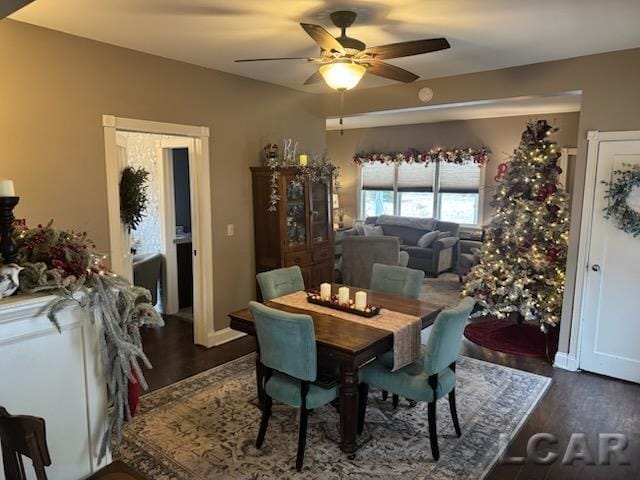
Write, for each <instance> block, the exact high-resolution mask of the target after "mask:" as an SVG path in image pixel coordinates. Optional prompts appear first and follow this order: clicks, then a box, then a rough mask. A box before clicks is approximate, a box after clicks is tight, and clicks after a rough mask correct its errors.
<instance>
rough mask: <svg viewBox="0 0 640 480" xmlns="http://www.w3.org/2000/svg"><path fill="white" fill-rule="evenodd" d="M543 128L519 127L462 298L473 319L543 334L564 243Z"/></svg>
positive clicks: (564, 204) (549, 322)
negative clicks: (526, 325) (514, 321)
mask: <svg viewBox="0 0 640 480" xmlns="http://www.w3.org/2000/svg"><path fill="white" fill-rule="evenodd" d="M555 131H557V129H556V128H554V127H553V126H552V125H550V124H549V123H548V122H547V121H546V120H539V121H537V122H531V123H529V124H527V128H526V130H525V131H524V132H523V133H522V136H521V143H520V145H519V146H518V148H517V149H516V150H515V151H514V153H513V155H512V157H511V159H510V161H509V162H508V164H507V167H506V168H502V169H501V170H500V173H502V174H501V176H500V183H499V184H498V186H497V188H496V193H495V195H494V197H493V201H492V203H491V205H492V206H493V207H494V208H495V215H494V217H493V219H492V221H491V223H490V225H489V228H488V229H487V231H486V232H485V241H484V242H483V245H482V247H481V248H480V251H479V252H478V258H479V259H480V263H479V264H477V265H475V266H474V267H473V268H472V269H471V270H470V272H469V273H468V274H467V276H466V277H465V284H464V289H463V294H464V295H470V296H473V297H474V298H475V299H476V300H477V301H478V306H479V308H478V310H477V311H476V312H475V313H474V315H473V316H476V317H477V316H482V315H493V316H495V317H497V318H506V317H509V316H511V315H513V314H514V312H515V313H516V314H517V315H519V316H520V317H521V318H523V319H524V320H527V321H532V322H537V323H538V325H539V326H540V328H541V329H542V330H543V331H546V330H547V328H548V327H550V326H557V325H558V323H559V321H560V314H561V308H562V295H563V292H564V277H565V272H564V270H565V263H566V256H567V242H568V238H569V206H568V196H567V194H566V193H565V192H564V190H563V189H562V188H561V187H560V186H559V184H558V174H559V173H560V171H561V170H560V168H559V167H557V165H556V162H557V160H558V155H559V148H558V146H557V144H556V143H555V142H553V141H551V140H550V138H549V136H550V135H551V134H552V133H554V132H555Z"/></svg>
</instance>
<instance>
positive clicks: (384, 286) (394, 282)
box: [371, 263, 424, 299]
mask: <svg viewBox="0 0 640 480" xmlns="http://www.w3.org/2000/svg"><path fill="white" fill-rule="evenodd" d="M423 281H424V272H423V271H422V270H413V269H411V268H405V267H397V266H393V265H383V264H381V263H374V264H373V270H372V273H371V290H375V291H376V292H383V293H391V294H393V295H402V296H404V297H411V298H415V299H418V298H420V290H421V288H422V282H423Z"/></svg>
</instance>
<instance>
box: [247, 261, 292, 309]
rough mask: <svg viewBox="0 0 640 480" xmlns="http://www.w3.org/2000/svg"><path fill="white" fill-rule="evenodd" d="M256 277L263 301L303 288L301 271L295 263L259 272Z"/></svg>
mask: <svg viewBox="0 0 640 480" xmlns="http://www.w3.org/2000/svg"><path fill="white" fill-rule="evenodd" d="M256 279H257V280H258V285H260V291H261V292H262V300H263V301H264V302H268V301H269V300H271V299H273V298H276V297H281V296H283V295H287V294H289V293H293V292H299V291H300V290H304V280H303V279H302V271H301V270H300V267H298V266H297V265H296V266H293V267H287V268H278V269H276V270H269V271H268V272H261V273H259V274H257V275H256Z"/></svg>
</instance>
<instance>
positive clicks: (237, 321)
mask: <svg viewBox="0 0 640 480" xmlns="http://www.w3.org/2000/svg"><path fill="white" fill-rule="evenodd" d="M342 286H345V285H340V284H337V283H334V284H332V293H337V291H338V288H339V287H342ZM346 286H348V285H346ZM349 289H350V294H351V296H352V297H353V295H354V294H355V292H356V291H364V292H367V303H368V304H369V305H373V306H376V307H381V308H386V309H387V310H393V311H396V312H400V313H404V314H407V315H411V316H415V317H417V318H420V319H421V321H422V328H423V329H424V328H427V327H428V326H430V325H431V324H433V322H434V320H435V319H436V316H437V315H438V313H440V311H441V310H442V309H443V307H444V306H443V305H440V304H436V303H433V302H429V301H425V300H415V299H413V298H408V297H404V296H400V295H391V294H388V293H381V292H375V291H373V290H367V289H364V288H355V287H349ZM265 305H267V306H269V307H272V308H276V309H278V310H282V311H285V312H290V313H301V314H305V315H309V316H311V318H312V319H313V325H314V329H315V335H316V343H317V344H318V346H319V347H322V346H324V347H327V348H331V349H334V350H339V351H341V352H344V353H346V354H348V355H358V354H359V353H361V352H363V351H365V350H367V349H370V348H371V347H372V346H373V345H376V344H384V346H383V349H382V351H384V349H387V350H388V349H390V348H391V347H392V345H393V333H392V332H390V331H388V330H383V329H381V328H377V327H376V317H372V318H370V319H367V320H369V321H370V325H365V324H362V323H358V322H353V321H350V320H345V319H344V318H340V317H339V314H340V312H339V311H336V314H335V315H333V314H330V313H319V312H315V311H311V310H306V309H301V308H295V307H290V306H287V305H282V304H279V303H276V302H273V301H270V302H266V303H265ZM229 318H230V319H231V323H230V327H231V328H233V329H234V330H239V331H241V332H245V333H248V334H250V335H255V326H254V324H253V317H252V315H251V312H250V311H249V309H248V308H243V309H242V310H238V311H235V312H232V313H230V314H229Z"/></svg>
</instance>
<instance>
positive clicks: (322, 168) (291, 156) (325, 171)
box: [264, 139, 340, 212]
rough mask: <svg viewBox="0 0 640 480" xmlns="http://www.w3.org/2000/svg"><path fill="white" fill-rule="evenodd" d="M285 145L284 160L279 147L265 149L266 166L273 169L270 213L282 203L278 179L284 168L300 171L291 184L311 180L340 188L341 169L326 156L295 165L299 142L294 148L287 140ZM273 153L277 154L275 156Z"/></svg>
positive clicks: (271, 145) (313, 157)
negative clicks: (279, 153) (278, 154)
mask: <svg viewBox="0 0 640 480" xmlns="http://www.w3.org/2000/svg"><path fill="white" fill-rule="evenodd" d="M284 145H285V148H284V154H285V158H284V159H282V160H280V159H278V157H277V151H278V150H277V149H278V147H277V145H274V144H267V145H266V146H265V147H264V150H265V165H266V166H267V167H269V168H271V178H270V183H269V185H270V192H269V207H268V208H267V211H268V212H275V211H277V210H278V202H279V201H280V195H278V179H279V178H280V170H281V169H283V168H295V169H297V170H298V171H297V173H296V175H295V177H294V178H293V179H292V180H291V184H301V183H303V182H304V181H305V180H309V181H310V182H325V183H328V184H331V183H332V182H333V183H332V184H333V185H334V186H336V187H338V186H339V183H338V180H337V179H338V175H339V172H340V169H339V167H337V166H335V165H334V164H333V163H331V160H329V159H328V158H326V157H324V156H322V157H320V156H312V158H311V161H310V162H309V163H308V164H306V165H300V164H298V163H295V151H296V149H297V148H298V142H296V143H295V145H294V146H293V147H292V146H291V140H290V139H285V140H284ZM274 147H275V148H274ZM273 152H275V156H274V155H273Z"/></svg>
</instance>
